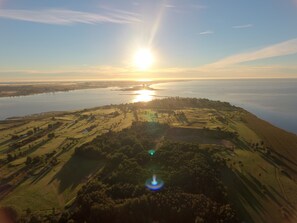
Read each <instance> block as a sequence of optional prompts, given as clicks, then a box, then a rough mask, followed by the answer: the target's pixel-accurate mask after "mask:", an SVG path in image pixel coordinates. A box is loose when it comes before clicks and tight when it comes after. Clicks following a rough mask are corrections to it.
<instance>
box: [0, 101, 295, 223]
mask: <svg viewBox="0 0 297 223" xmlns="http://www.w3.org/2000/svg"><path fill="white" fill-rule="evenodd" d="M133 123H134V124H133ZM0 135H1V137H0V138H1V139H0V159H1V166H0V203H1V204H3V205H13V206H15V207H17V208H18V209H19V210H20V211H23V210H25V209H27V208H30V209H31V210H32V214H29V216H27V217H28V218H30V217H32V215H40V216H41V219H42V218H43V217H44V216H51V217H52V218H59V217H60V215H61V213H64V214H63V215H62V216H63V218H65V219H66V218H68V219H70V218H73V219H74V220H76V221H77V222H80V221H83V220H85V221H87V222H92V220H91V219H92V218H94V217H95V218H102V219H103V222H104V221H106V222H108V221H109V222H110V221H116V220H117V219H122V220H123V219H124V217H125V216H126V217H127V218H126V219H125V220H126V221H127V222H132V221H131V218H132V217H133V216H134V217H135V216H138V217H140V216H139V212H138V211H137V210H139V209H143V208H147V210H148V212H147V214H144V215H142V218H138V219H137V218H135V219H137V220H138V221H137V222H147V221H148V218H149V216H151V217H152V219H150V220H158V221H160V222H166V221H167V222H168V221H169V220H170V221H171V222H192V220H193V219H194V220H196V221H198V222H199V221H200V220H201V221H202V220H204V221H205V222H215V221H219V220H224V221H226V222H232V221H233V222H237V221H239V220H245V221H246V222H290V221H294V220H296V211H295V209H296V207H297V192H296V191H297V190H296V189H297V183H296V179H297V178H296V176H297V175H296V170H297V167H296V162H297V155H296V153H295V148H297V136H296V135H294V134H290V133H287V132H285V131H283V130H281V129H278V128H276V127H274V126H272V125H271V124H269V123H267V122H265V121H263V120H260V119H258V118H257V117H255V116H254V115H252V114H250V113H248V112H247V111H245V110H243V109H241V108H237V107H234V106H231V105H230V104H228V103H223V102H215V101H209V100H207V99H190V98H187V99H185V98H168V99H162V100H155V101H152V102H148V103H137V104H126V105H117V106H105V107H100V108H94V109H87V110H83V111H78V112H65V113H58V114H50V113H49V114H43V115H40V116H32V117H25V118H22V119H18V120H10V121H5V122H2V123H0ZM111 139H112V140H111ZM150 149H154V150H155V151H156V154H155V157H153V159H152V157H150V156H149V154H148V153H147V151H148V150H150ZM119 164H120V165H119ZM113 165H114V166H113ZM152 174H157V176H160V177H161V178H162V179H163V180H164V182H165V186H164V188H163V189H162V190H161V191H160V192H157V193H156V192H151V191H149V190H147V189H145V187H144V183H145V180H146V179H147V178H150V177H151V176H152ZM83 185H86V186H84V187H82V186H83ZM100 191H101V192H100ZM125 191H126V192H125ZM131 191H132V192H133V193H132V192H131ZM77 192H79V195H78V196H77ZM98 192H100V193H98ZM173 194H174V195H176V198H177V199H176V200H174V199H170V198H171V197H172V195H173ZM95 195H96V196H95ZM93 196H95V197H97V200H93V201H92V205H90V204H89V203H88V200H86V198H87V197H89V198H91V197H93ZM102 201H104V202H103V203H102ZM160 202H161V203H162V202H163V205H161V206H158V205H159V204H160ZM178 202H180V203H178ZM183 202H184V203H183ZM189 202H190V203H191V204H192V206H187V204H188V203H189ZM201 204H204V205H201ZM102 205H103V206H102ZM65 206H66V207H67V208H70V209H69V210H68V211H69V213H68V214H67V216H66V215H65V212H64V208H65ZM155 206H158V207H159V208H161V212H158V211H154V209H151V208H152V207H155ZM82 207H88V208H91V209H84V208H82ZM102 207H104V209H102ZM106 207H109V208H106ZM141 207H142V208H141ZM52 208H55V210H54V211H53V209H52ZM183 208H184V209H183ZM211 209H212V210H213V211H214V210H215V213H221V214H217V215H214V212H211V211H210V210H211ZM219 209H220V211H219ZM75 210H76V211H75ZM94 210H95V211H94ZM125 211H127V212H129V213H130V215H132V217H131V218H130V217H129V215H127V214H125V213H126V212H125ZM53 212H54V213H53ZM162 212H164V213H163V214H162ZM98 213H101V214H99V215H98ZM131 213H132V214H131ZM173 213H179V214H177V215H175V214H173ZM94 214H95V215H94ZM164 214H166V215H164ZM166 216H167V217H168V216H173V219H168V218H167V217H166ZM210 216H213V217H214V218H215V220H214V219H211V218H210ZM182 219H183V221H182ZM40 221H41V222H45V220H40ZM122 222H123V221H122Z"/></svg>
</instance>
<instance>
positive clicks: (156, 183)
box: [145, 175, 164, 190]
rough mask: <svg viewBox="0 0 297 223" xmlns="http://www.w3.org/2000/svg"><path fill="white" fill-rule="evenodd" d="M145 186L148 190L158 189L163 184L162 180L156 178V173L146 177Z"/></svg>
mask: <svg viewBox="0 0 297 223" xmlns="http://www.w3.org/2000/svg"><path fill="white" fill-rule="evenodd" d="M145 186H146V187H147V188H148V189H150V190H160V189H161V188H162V187H163V186H164V182H163V181H162V180H161V179H157V177H156V175H153V177H152V178H150V179H147V181H146V182H145Z"/></svg>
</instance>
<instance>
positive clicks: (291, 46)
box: [207, 38, 297, 67]
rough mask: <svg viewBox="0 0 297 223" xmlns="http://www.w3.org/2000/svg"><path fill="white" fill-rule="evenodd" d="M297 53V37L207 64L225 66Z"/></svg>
mask: <svg viewBox="0 0 297 223" xmlns="http://www.w3.org/2000/svg"><path fill="white" fill-rule="evenodd" d="M296 53H297V38H295V39H292V40H288V41H284V42H281V43H277V44H274V45H271V46H267V47H264V48H262V49H259V50H256V51H253V52H248V53H241V54H237V55H233V56H230V57H227V58H224V59H222V60H219V61H217V62H215V63H213V64H210V65H207V66H212V67H224V66H228V65H233V64H239V63H243V62H248V61H255V60H260V59H266V58H271V57H280V56H286V55H291V54H296Z"/></svg>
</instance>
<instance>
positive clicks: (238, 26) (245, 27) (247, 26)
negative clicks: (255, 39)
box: [232, 24, 254, 29]
mask: <svg viewBox="0 0 297 223" xmlns="http://www.w3.org/2000/svg"><path fill="white" fill-rule="evenodd" d="M252 27H254V25H253V24H244V25H237V26H232V28H233V29H247V28H252Z"/></svg>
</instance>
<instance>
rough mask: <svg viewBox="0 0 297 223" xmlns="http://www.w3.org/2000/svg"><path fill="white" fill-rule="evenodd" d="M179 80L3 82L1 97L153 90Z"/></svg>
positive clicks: (0, 89)
mask: <svg viewBox="0 0 297 223" xmlns="http://www.w3.org/2000/svg"><path fill="white" fill-rule="evenodd" d="M171 81H179V80H160V81H150V82H149V83H147V82H145V83H143V82H139V81H77V82H40V83H30V82H28V83H1V82H0V97H14V96H25V95H33V94H43V93H53V92H63V91H73V90H82V89H93V88H108V87H117V88H120V90H122V91H132V90H133V91H136V90H153V89H152V88H151V87H150V85H152V84H157V83H166V82H171Z"/></svg>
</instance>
